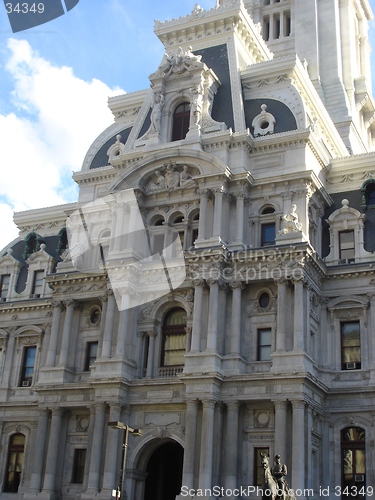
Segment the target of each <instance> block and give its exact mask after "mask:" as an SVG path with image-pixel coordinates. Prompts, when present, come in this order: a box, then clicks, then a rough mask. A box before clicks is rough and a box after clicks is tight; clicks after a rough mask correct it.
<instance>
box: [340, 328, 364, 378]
mask: <svg viewBox="0 0 375 500" xmlns="http://www.w3.org/2000/svg"><path fill="white" fill-rule="evenodd" d="M352 324H357V325H358V345H356V346H344V343H343V329H344V327H345V326H346V325H352ZM340 345H341V369H342V370H345V371H346V370H360V369H361V367H362V356H361V323H360V321H359V320H354V321H341V322H340ZM353 347H358V348H359V359H360V361H346V360H345V355H344V353H345V349H350V348H353ZM351 363H355V364H356V366H355V367H354V368H348V364H351Z"/></svg>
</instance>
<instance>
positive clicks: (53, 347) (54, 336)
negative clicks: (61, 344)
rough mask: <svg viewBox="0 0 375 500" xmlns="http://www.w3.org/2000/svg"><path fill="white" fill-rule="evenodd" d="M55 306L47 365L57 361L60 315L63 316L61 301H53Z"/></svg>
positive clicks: (53, 364)
mask: <svg viewBox="0 0 375 500" xmlns="http://www.w3.org/2000/svg"><path fill="white" fill-rule="evenodd" d="M52 306H53V316H52V328H51V336H50V339H49V345H48V352H47V360H46V366H55V362H56V352H57V341H58V338H59V330H60V317H61V307H62V303H61V301H54V302H52Z"/></svg>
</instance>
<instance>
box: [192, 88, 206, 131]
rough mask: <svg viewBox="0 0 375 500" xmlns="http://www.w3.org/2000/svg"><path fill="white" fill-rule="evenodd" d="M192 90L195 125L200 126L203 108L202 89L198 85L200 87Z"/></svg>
mask: <svg viewBox="0 0 375 500" xmlns="http://www.w3.org/2000/svg"><path fill="white" fill-rule="evenodd" d="M191 90H192V100H191V111H192V116H193V117H194V125H199V122H200V119H201V115H202V107H203V92H202V87H201V86H200V85H198V87H195V88H193V89H191Z"/></svg>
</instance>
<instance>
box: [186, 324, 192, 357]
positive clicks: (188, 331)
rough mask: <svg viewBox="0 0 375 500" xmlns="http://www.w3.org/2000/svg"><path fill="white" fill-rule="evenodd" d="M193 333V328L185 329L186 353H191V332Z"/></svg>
mask: <svg viewBox="0 0 375 500" xmlns="http://www.w3.org/2000/svg"><path fill="white" fill-rule="evenodd" d="M192 331H193V329H192V327H191V326H186V327H185V332H186V347H185V352H190V349H191V332H192Z"/></svg>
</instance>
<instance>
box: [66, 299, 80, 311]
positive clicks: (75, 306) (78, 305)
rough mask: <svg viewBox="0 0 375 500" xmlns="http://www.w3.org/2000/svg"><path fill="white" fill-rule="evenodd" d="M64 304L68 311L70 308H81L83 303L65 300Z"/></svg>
mask: <svg viewBox="0 0 375 500" xmlns="http://www.w3.org/2000/svg"><path fill="white" fill-rule="evenodd" d="M63 304H64V306H65V307H66V308H67V309H68V307H73V308H74V309H77V308H78V307H81V303H80V302H78V301H77V300H74V299H69V300H64V301H63Z"/></svg>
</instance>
